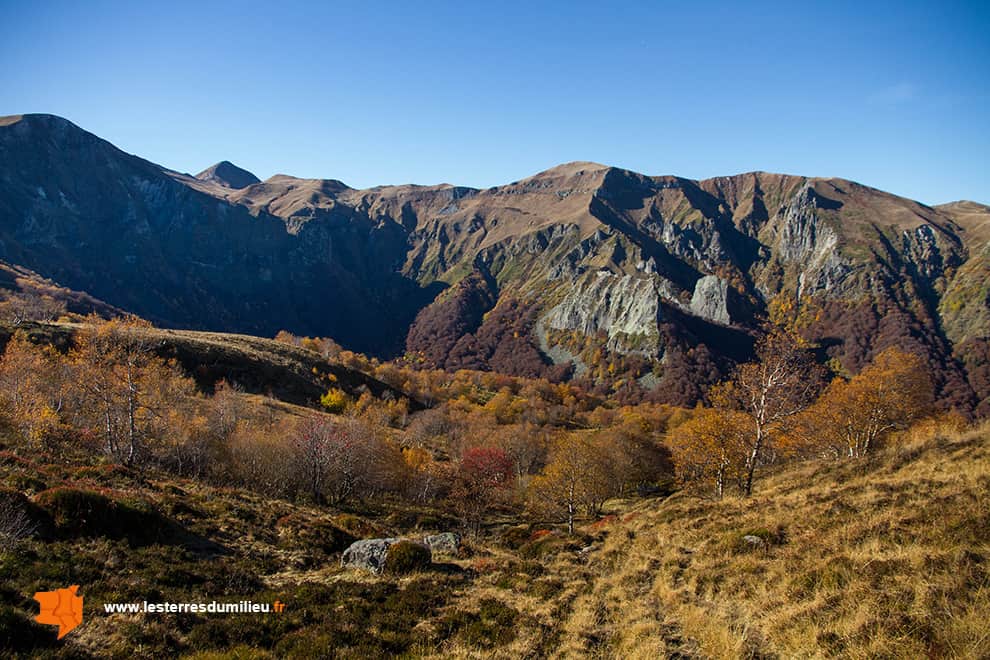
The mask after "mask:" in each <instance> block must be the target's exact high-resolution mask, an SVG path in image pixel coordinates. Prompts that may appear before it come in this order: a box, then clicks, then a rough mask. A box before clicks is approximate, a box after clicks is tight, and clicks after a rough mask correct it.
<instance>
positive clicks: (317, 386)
mask: <svg viewBox="0 0 990 660" xmlns="http://www.w3.org/2000/svg"><path fill="white" fill-rule="evenodd" d="M85 327H86V325H85V324H83V323H51V324H47V323H23V324H21V325H19V326H17V327H16V328H15V327H13V326H11V325H9V324H0V347H2V346H4V345H6V343H7V340H8V339H9V338H10V337H11V335H12V334H13V333H14V332H15V331H16V330H22V331H24V332H26V333H27V334H28V335H29V336H30V337H31V340H32V341H33V342H34V343H36V344H52V345H54V346H57V347H60V348H61V349H63V350H64V349H65V348H66V347H68V346H69V345H70V344H71V339H72V336H73V335H74V334H75V333H77V332H79V330H80V329H82V328H85ZM142 332H143V333H144V334H145V335H146V337H147V339H148V340H149V341H150V343H151V344H152V345H153V346H154V348H155V351H156V352H157V353H158V354H159V355H160V356H161V357H163V358H165V359H172V358H174V359H175V360H176V361H177V362H178V363H179V364H180V365H181V366H182V368H183V369H184V370H185V371H186V372H187V373H188V374H189V375H190V376H192V377H193V378H194V379H195V380H196V382H197V384H198V385H199V387H200V388H201V389H202V390H204V391H207V392H209V391H211V390H212V389H213V386H214V385H215V384H216V382H217V381H219V380H221V379H226V380H227V381H228V382H230V383H236V384H237V385H239V386H240V387H241V388H243V389H244V391H246V392H251V393H254V394H270V395H272V396H273V397H275V398H276V399H279V400H281V401H286V402H289V403H292V404H295V405H301V406H318V405H319V399H320V395H322V394H323V393H325V392H326V391H327V389H328V388H330V387H339V388H341V389H343V390H344V391H345V392H347V393H348V394H350V395H352V396H355V398H356V397H357V396H358V395H359V394H360V393H361V392H363V391H369V392H371V394H372V395H374V396H376V397H379V398H381V397H382V396H387V397H391V398H393V399H398V398H400V397H404V396H406V395H405V394H404V393H403V392H400V391H398V390H396V389H394V388H392V387H389V386H388V385H386V384H385V383H382V382H381V381H379V380H376V379H374V378H372V377H370V376H368V375H366V374H364V373H361V372H360V371H356V370H354V369H349V368H347V367H344V366H342V365H339V364H333V363H328V361H327V359H326V358H324V357H323V356H321V355H319V354H318V353H316V352H315V351H311V350H308V349H305V348H301V347H298V346H293V345H290V344H285V343H282V342H278V341H275V340H272V339H266V338H263V337H253V336H250V335H237V334H230V333H223V332H199V331H194V330H169V329H163V328H154V327H149V328H146V329H144V330H143V331H142ZM410 403H411V404H412V406H411V407H412V408H413V409H415V408H416V407H417V405H418V404H417V403H416V402H415V401H411V402H410Z"/></svg>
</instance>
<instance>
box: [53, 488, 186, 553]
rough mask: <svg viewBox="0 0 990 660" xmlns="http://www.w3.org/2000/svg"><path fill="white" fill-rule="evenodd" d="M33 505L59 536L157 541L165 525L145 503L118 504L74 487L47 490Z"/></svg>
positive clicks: (165, 522) (108, 498) (139, 541)
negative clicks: (38, 508) (41, 512)
mask: <svg viewBox="0 0 990 660" xmlns="http://www.w3.org/2000/svg"><path fill="white" fill-rule="evenodd" d="M35 502H36V503H37V504H38V506H40V507H41V508H42V509H44V510H45V511H47V512H48V514H49V515H51V517H52V520H53V521H54V523H55V529H56V532H57V533H58V535H59V536H62V537H65V538H73V537H77V536H106V537H108V538H126V539H127V540H128V541H131V542H132V543H146V542H152V541H154V540H158V539H160V538H161V536H162V534H163V533H164V532H165V531H166V530H167V528H168V522H167V521H166V520H165V519H164V518H163V517H162V516H161V515H160V514H159V513H158V512H157V511H155V509H154V508H153V507H151V506H150V505H149V504H147V503H146V502H139V501H134V502H128V503H125V502H122V501H118V500H115V499H112V498H110V497H107V496H106V495H103V494H101V493H97V492H94V491H89V490H80V489H76V488H68V487H58V488H49V489H48V490H46V491H43V492H41V493H39V494H38V495H37V496H36V497H35Z"/></svg>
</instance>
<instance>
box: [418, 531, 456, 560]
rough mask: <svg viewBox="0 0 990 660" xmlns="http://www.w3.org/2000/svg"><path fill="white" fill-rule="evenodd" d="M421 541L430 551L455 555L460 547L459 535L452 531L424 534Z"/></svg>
mask: <svg viewBox="0 0 990 660" xmlns="http://www.w3.org/2000/svg"><path fill="white" fill-rule="evenodd" d="M422 542H423V545H425V546H426V547H428V548H429V549H430V550H431V551H432V552H436V553H442V554H448V555H456V554H457V551H458V550H459V549H460V547H461V535H460V534H455V533H454V532H443V533H441V534H433V535H432V536H424V537H423V539H422Z"/></svg>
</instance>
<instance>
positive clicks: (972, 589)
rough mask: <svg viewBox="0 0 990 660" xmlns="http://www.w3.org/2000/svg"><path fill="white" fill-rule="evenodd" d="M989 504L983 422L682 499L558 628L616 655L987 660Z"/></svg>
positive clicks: (605, 558) (618, 540)
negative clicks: (754, 539)
mask: <svg viewBox="0 0 990 660" xmlns="http://www.w3.org/2000/svg"><path fill="white" fill-rule="evenodd" d="M988 503H990V426H984V427H983V428H982V429H978V430H975V431H970V432H968V433H957V432H952V431H949V430H940V429H935V430H932V429H928V430H927V431H924V432H921V433H918V434H914V435H913V436H909V437H906V438H904V439H903V440H902V442H901V443H900V444H899V445H898V446H896V447H893V448H891V449H889V450H888V451H887V452H885V453H883V454H881V455H878V456H877V457H875V458H874V459H873V460H871V461H857V462H844V463H834V464H806V465H802V466H799V467H797V468H795V469H791V470H787V471H785V472H782V473H780V474H778V475H776V476H771V477H768V478H766V479H764V480H763V482H762V483H761V484H760V487H759V489H758V492H757V495H756V496H754V497H753V498H751V499H749V500H745V499H727V500H724V501H722V502H711V501H706V500H703V499H699V498H698V497H697V496H694V495H692V494H688V493H682V494H679V495H677V496H675V497H673V498H671V499H670V500H668V501H666V502H664V503H662V504H661V505H659V506H654V507H651V508H650V509H648V510H645V509H644V511H643V515H641V516H639V517H638V518H636V519H635V520H634V521H632V522H631V523H629V524H627V525H625V526H624V527H625V529H616V530H615V531H613V533H612V534H611V535H610V536H609V539H608V540H607V542H606V544H605V547H604V548H603V550H602V551H601V552H600V553H598V554H597V555H596V557H595V567H596V568H597V569H598V570H597V571H596V572H598V573H599V575H600V576H601V577H600V578H599V579H598V580H597V581H596V582H595V584H594V587H593V589H592V590H591V592H590V594H588V596H587V597H585V598H584V599H582V600H579V601H578V602H577V603H576V604H575V608H574V612H573V615H572V618H571V620H570V621H569V622H567V623H566V624H565V629H573V630H574V632H575V633H576V632H578V631H587V630H589V629H592V628H594V627H595V626H599V627H601V626H602V625H603V624H604V629H605V630H606V631H607V633H608V634H609V636H610V641H609V649H608V653H607V655H610V656H614V657H660V656H663V655H670V654H671V653H672V652H674V651H679V652H682V653H685V654H699V655H704V656H711V657H719V658H742V657H763V656H778V657H788V658H817V657H847V658H861V657H862V658H865V657H958V658H985V657H988V656H990V634H988V631H987V628H986V622H987V621H990V578H988V568H990V504H988ZM748 533H756V534H758V535H761V536H765V537H767V538H768V539H769V543H768V544H767V546H766V547H765V548H755V549H754V548H750V547H749V545H748V544H746V543H744V542H742V541H741V539H742V536H743V535H745V534H748ZM569 637H572V638H573V637H574V635H573V634H572V635H569ZM671 638H674V639H675V640H676V639H687V640H690V641H687V642H682V643H681V644H682V645H681V647H679V648H671V645H670V640H671ZM661 643H663V644H666V648H665V647H664V646H662V645H661ZM571 646H576V645H574V644H573V642H572V643H571ZM564 648H567V645H566V644H565V647H564ZM573 650H574V651H575V654H577V652H579V651H586V650H587V649H581V648H580V647H579V645H577V646H576V647H575V648H574V649H573Z"/></svg>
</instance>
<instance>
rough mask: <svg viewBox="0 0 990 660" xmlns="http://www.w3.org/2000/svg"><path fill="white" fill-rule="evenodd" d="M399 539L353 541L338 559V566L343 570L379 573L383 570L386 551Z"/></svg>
mask: <svg viewBox="0 0 990 660" xmlns="http://www.w3.org/2000/svg"><path fill="white" fill-rule="evenodd" d="M401 540H402V539H400V538H388V539H363V540H361V541H355V542H354V543H352V544H351V545H350V547H349V548H347V550H344V554H343V555H341V557H340V565H341V566H343V567H345V568H363V569H365V570H367V571H373V572H375V573H381V572H382V571H383V570H384V569H385V557H386V556H388V549H389V548H390V547H391V546H392V545H394V544H396V543H398V542H399V541H401Z"/></svg>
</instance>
